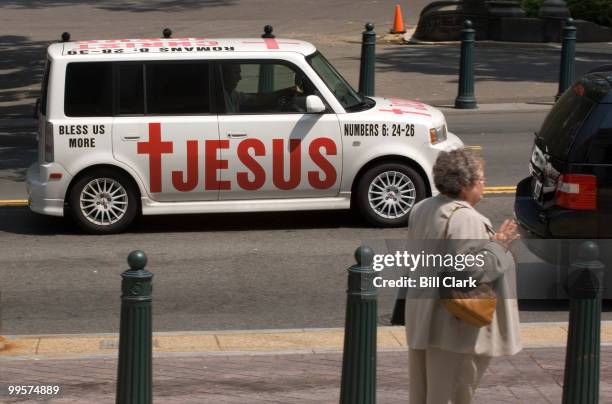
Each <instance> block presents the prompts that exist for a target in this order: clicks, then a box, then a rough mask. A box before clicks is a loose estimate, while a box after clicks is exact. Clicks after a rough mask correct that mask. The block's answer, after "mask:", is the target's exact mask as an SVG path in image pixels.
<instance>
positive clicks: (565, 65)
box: [556, 18, 576, 100]
mask: <svg viewBox="0 0 612 404" xmlns="http://www.w3.org/2000/svg"><path fill="white" fill-rule="evenodd" d="M575 58H576V27H575V26H574V20H573V19H572V18H567V19H566V20H565V27H563V46H562V48H561V69H560V71H559V92H558V93H557V97H556V99H557V100H558V99H559V97H561V96H562V95H563V93H564V92H565V90H567V89H568V88H569V86H571V85H572V83H573V82H574V63H575Z"/></svg>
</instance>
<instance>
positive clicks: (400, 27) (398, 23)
mask: <svg viewBox="0 0 612 404" xmlns="http://www.w3.org/2000/svg"><path fill="white" fill-rule="evenodd" d="M405 32H406V30H405V29H404V19H403V18H402V8H401V7H400V5H399V4H396V5H395V20H394V21H393V28H392V29H391V33H392V34H403V33H405Z"/></svg>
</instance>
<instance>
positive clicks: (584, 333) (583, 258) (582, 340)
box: [562, 241, 604, 404]
mask: <svg viewBox="0 0 612 404" xmlns="http://www.w3.org/2000/svg"><path fill="white" fill-rule="evenodd" d="M578 253H579V261H577V262H574V263H572V265H571V269H570V273H569V276H568V293H569V295H570V317H569V329H568V334H567V350H566V353H565V372H564V377H563V401H562V402H563V404H596V403H598V402H599V365H600V356H599V354H600V345H601V343H600V342H601V341H600V338H601V337H600V332H601V294H602V285H603V273H604V265H603V264H602V263H601V262H600V261H598V260H597V258H598V257H599V247H598V246H597V244H595V243H594V242H592V241H587V242H583V243H582V244H581V245H580V247H579V251H578Z"/></svg>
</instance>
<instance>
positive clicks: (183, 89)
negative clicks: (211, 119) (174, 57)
mask: <svg viewBox="0 0 612 404" xmlns="http://www.w3.org/2000/svg"><path fill="white" fill-rule="evenodd" d="M145 66H146V82H147V110H146V113H147V114H148V115H152V114H202V113H209V112H210V91H209V88H210V85H209V75H208V73H209V64H208V63H202V62H198V63H190V62H180V63H163V62H160V63H147V64H146V65H145Z"/></svg>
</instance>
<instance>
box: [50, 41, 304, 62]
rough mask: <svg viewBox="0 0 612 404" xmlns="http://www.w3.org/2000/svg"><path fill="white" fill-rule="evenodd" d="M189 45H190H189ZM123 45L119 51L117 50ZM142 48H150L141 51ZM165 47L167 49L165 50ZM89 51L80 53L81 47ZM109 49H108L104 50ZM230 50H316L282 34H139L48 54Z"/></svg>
mask: <svg viewBox="0 0 612 404" xmlns="http://www.w3.org/2000/svg"><path fill="white" fill-rule="evenodd" d="M189 48H190V49H189ZM117 49H121V50H122V51H121V52H120V53H119V52H116V51H114V50H117ZM142 49H148V50H147V51H142ZM162 49H164V50H162ZM85 50H86V51H87V52H83V53H81V51H85ZM104 50H106V52H108V53H106V52H103V51H104ZM194 50H195V51H203V52H204V51H226V52H227V51H229V52H279V51H280V52H297V53H300V54H302V55H304V56H307V55H310V54H312V53H314V52H315V51H316V48H315V47H314V46H313V45H312V44H311V43H309V42H305V41H299V40H296V39H281V38H218V39H217V38H140V39H138V38H136V39H98V40H88V41H77V42H63V43H55V44H52V45H51V46H49V51H48V52H49V56H51V57H52V58H58V57H61V56H71V55H79V56H80V57H87V56H98V55H105V54H109V55H114V56H118V55H130V54H131V55H135V54H141V53H144V52H147V53H178V52H181V53H189V52H192V51H194Z"/></svg>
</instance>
